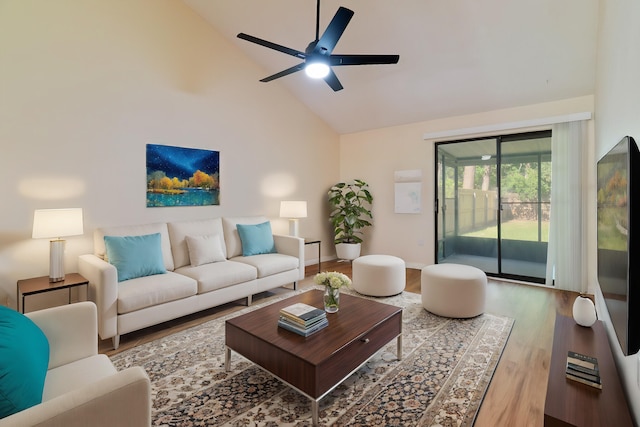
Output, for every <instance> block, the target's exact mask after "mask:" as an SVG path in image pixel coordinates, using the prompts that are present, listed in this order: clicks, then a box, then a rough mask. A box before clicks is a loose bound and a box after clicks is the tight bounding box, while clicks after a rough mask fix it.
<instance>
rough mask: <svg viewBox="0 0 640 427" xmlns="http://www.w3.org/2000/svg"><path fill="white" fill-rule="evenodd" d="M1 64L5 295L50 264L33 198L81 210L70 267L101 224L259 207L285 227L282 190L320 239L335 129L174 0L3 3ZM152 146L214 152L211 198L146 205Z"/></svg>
mask: <svg viewBox="0 0 640 427" xmlns="http://www.w3.org/2000/svg"><path fill="white" fill-rule="evenodd" d="M0 64H1V65H0V144H1V147H2V153H1V154H0V182H2V192H1V196H0V200H1V202H0V203H1V206H2V209H1V212H2V221H0V303H5V299H6V297H7V296H8V297H9V301H8V303H9V305H11V306H13V305H14V304H15V302H14V300H15V293H16V281H17V280H18V279H23V278H29V277H35V276H44V275H47V274H48V250H49V249H48V241H46V240H33V239H31V228H32V218H33V211H34V209H38V208H60V207H82V208H83V209H84V216H85V235H84V236H81V237H70V238H67V252H66V258H65V263H66V267H67V268H66V270H67V271H68V272H72V271H76V267H77V255H79V254H81V253H86V252H90V251H91V250H92V232H93V229H94V228H96V227H99V226H105V225H117V224H137V223H143V222H149V221H167V220H181V219H194V218H205V217H217V216H223V215H254V214H264V215H266V216H268V217H270V218H272V219H273V220H274V228H275V229H276V230H275V231H276V232H281V233H283V234H286V233H287V232H288V224H287V221H286V220H282V219H280V218H278V212H279V202H280V201H281V200H285V199H289V200H299V199H303V200H308V203H309V218H306V219H303V220H301V222H300V232H301V234H302V235H309V236H314V237H321V238H322V240H323V241H324V242H325V243H327V244H326V245H325V247H328V246H329V244H328V243H329V242H331V239H332V236H330V227H329V224H328V221H327V219H326V215H325V212H324V209H325V206H324V201H325V199H326V190H327V189H328V188H329V187H330V186H331V185H332V184H333V183H334V182H335V181H337V180H338V177H339V169H338V168H339V165H338V162H337V161H336V159H337V158H338V144H339V138H338V135H337V134H336V133H335V132H333V131H332V130H331V129H330V128H329V127H328V126H327V125H326V124H324V123H323V122H322V121H321V120H319V119H318V118H317V116H315V115H314V114H312V113H311V112H310V111H309V110H308V109H307V108H306V107H304V106H303V105H302V104H301V103H299V102H298V101H296V100H295V99H294V98H293V97H292V96H291V95H290V94H289V92H287V91H285V90H284V89H282V88H281V87H280V86H279V85H278V84H275V83H274V84H264V83H260V82H258V79H259V78H260V77H261V76H262V75H264V74H265V72H264V70H261V69H259V68H257V66H256V65H255V64H253V63H252V62H250V61H249V60H248V59H247V58H246V57H244V56H243V55H242V54H241V53H240V52H239V51H238V50H237V49H235V48H234V47H233V46H232V45H231V44H230V43H228V42H227V41H226V40H225V39H223V38H222V37H221V36H220V35H219V34H218V33H217V32H215V31H214V30H213V29H212V28H211V27H210V26H209V25H208V24H206V23H205V21H204V20H202V19H201V18H200V17H199V16H198V15H196V13H194V12H193V11H192V10H191V9H189V8H188V7H187V6H185V5H184V4H183V3H182V2H181V1H179V0H136V1H128V0H114V1H102V0H100V1H93V0H56V1H39V0H2V1H0ZM147 143H154V144H166V145H175V146H181V147H192V148H204V149H209V150H217V151H220V163H221V172H220V182H221V196H220V199H221V202H220V206H213V207H212V206H209V207H184V208H147V207H146V205H145V178H146V176H145V175H146V171H145V145H146V144H147ZM307 252H308V254H309V255H308V256H309V257H311V258H314V257H315V258H317V252H316V249H315V247H310V248H309V250H308V251H307ZM323 258H324V257H323Z"/></svg>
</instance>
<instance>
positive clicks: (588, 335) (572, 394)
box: [544, 314, 633, 427]
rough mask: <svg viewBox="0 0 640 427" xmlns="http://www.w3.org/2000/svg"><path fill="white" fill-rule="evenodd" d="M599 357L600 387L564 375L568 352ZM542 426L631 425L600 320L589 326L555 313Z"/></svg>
mask: <svg viewBox="0 0 640 427" xmlns="http://www.w3.org/2000/svg"><path fill="white" fill-rule="evenodd" d="M569 350H572V351H575V352H578V353H582V354H586V355H589V356H594V357H596V358H597V359H598V366H599V368H600V377H601V380H602V390H598V389H595V388H592V387H590V386H588V385H583V384H580V383H577V382H575V381H571V380H569V379H567V378H566V377H565V369H566V365H567V351H569ZM544 425H545V426H551V427H556V426H562V427H566V426H616V427H623V426H633V421H632V420H631V413H630V412H629V407H628V406H627V399H626V397H625V394H624V391H623V389H622V385H621V384H620V379H619V377H618V370H617V369H616V365H615V363H614V361H613V357H612V354H611V347H609V340H608V339H607V333H606V331H605V329H604V326H603V324H602V322H601V321H597V322H596V323H595V324H594V325H593V326H592V327H591V328H585V327H583V326H579V325H577V324H576V322H575V321H574V320H573V319H572V318H570V317H566V316H561V315H560V314H556V325H555V332H554V336H553V352H552V353H551V363H550V366H549V384H548V386H547V398H546V401H545V405H544Z"/></svg>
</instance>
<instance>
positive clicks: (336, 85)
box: [324, 69, 343, 92]
mask: <svg viewBox="0 0 640 427" xmlns="http://www.w3.org/2000/svg"><path fill="white" fill-rule="evenodd" d="M324 81H325V82H327V84H328V85H329V86H331V89H333V91H334V92H337V91H339V90H342V89H343V88H342V84H341V83H340V80H338V76H336V73H334V72H333V70H331V69H330V70H329V74H327V77H325V78H324Z"/></svg>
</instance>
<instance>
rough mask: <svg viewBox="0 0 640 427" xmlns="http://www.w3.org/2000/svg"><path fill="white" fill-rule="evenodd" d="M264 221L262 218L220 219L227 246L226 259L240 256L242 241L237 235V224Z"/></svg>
mask: <svg viewBox="0 0 640 427" xmlns="http://www.w3.org/2000/svg"><path fill="white" fill-rule="evenodd" d="M266 221H268V219H267V218H265V217H264V216H249V217H225V218H222V228H223V229H224V241H225V244H226V246H227V259H231V258H233V257H236V256H240V255H242V241H241V240H240V235H239V234H238V228H237V225H238V224H260V223H263V222H266Z"/></svg>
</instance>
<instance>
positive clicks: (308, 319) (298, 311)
mask: <svg viewBox="0 0 640 427" xmlns="http://www.w3.org/2000/svg"><path fill="white" fill-rule="evenodd" d="M280 317H284V318H286V319H288V320H290V321H291V322H295V323H297V324H299V325H301V326H302V327H308V326H310V325H312V324H314V323H316V322H318V321H320V320H322V319H326V318H327V314H326V313H325V311H324V310H322V309H319V308H316V307H313V306H311V305H308V304H304V303H296V304H292V305H290V306H288V307H285V308H282V309H280Z"/></svg>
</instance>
